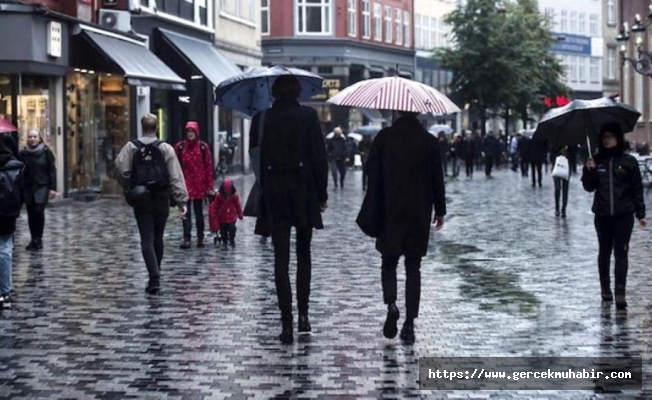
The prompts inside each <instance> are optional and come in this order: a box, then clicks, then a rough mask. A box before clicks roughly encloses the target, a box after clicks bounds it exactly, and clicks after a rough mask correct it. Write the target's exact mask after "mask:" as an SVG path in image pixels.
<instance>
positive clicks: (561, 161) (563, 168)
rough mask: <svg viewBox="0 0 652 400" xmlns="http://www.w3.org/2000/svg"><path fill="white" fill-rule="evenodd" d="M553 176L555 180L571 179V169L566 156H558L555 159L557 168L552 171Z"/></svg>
mask: <svg viewBox="0 0 652 400" xmlns="http://www.w3.org/2000/svg"><path fill="white" fill-rule="evenodd" d="M552 176H553V177H554V178H561V179H565V180H568V179H570V167H569V165H568V158H566V157H565V156H557V158H555V166H554V167H553V169H552Z"/></svg>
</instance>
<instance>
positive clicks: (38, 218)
mask: <svg viewBox="0 0 652 400" xmlns="http://www.w3.org/2000/svg"><path fill="white" fill-rule="evenodd" d="M25 207H26V208H27V224H28V225H29V233H30V235H31V236H32V240H35V239H42V238H43V230H44V228H45V204H35V203H31V204H30V203H27V204H25Z"/></svg>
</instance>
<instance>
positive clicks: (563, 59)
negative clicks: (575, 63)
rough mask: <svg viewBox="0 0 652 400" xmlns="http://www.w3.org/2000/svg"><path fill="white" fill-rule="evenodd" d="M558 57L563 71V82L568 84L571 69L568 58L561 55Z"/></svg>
mask: <svg viewBox="0 0 652 400" xmlns="http://www.w3.org/2000/svg"><path fill="white" fill-rule="evenodd" d="M558 57H559V63H560V64H561V69H562V77H561V81H562V82H568V79H569V74H570V68H569V65H568V56H566V55H560V56H558Z"/></svg>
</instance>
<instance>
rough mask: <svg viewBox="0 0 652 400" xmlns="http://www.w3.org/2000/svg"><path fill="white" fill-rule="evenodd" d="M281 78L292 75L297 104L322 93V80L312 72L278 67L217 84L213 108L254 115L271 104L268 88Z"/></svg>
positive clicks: (262, 68) (253, 70)
mask: <svg viewBox="0 0 652 400" xmlns="http://www.w3.org/2000/svg"><path fill="white" fill-rule="evenodd" d="M282 75H294V76H295V77H296V78H297V79H298V80H299V83H300V84H301V94H300V95H299V100H308V99H310V98H311V97H313V96H315V95H317V94H321V93H323V92H324V89H323V87H322V81H323V80H324V78H322V77H321V76H319V75H316V74H313V73H312V72H308V71H305V70H303V69H299V68H288V67H284V66H282V65H275V66H273V67H255V68H252V69H251V70H249V71H247V72H244V73H242V74H239V75H235V76H232V77H230V78H228V79H226V80H224V81H222V83H220V84H219V85H218V86H217V88H216V89H215V104H216V105H218V106H225V107H228V108H232V109H234V110H238V111H241V112H243V113H245V114H247V115H254V114H255V113H257V112H258V111H262V110H266V109H268V108H270V107H271V106H272V104H273V102H274V97H273V96H272V85H274V82H275V81H276V78H278V77H279V76H282Z"/></svg>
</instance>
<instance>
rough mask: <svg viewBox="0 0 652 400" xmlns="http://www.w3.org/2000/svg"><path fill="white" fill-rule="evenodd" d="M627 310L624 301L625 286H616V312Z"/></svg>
mask: <svg viewBox="0 0 652 400" xmlns="http://www.w3.org/2000/svg"><path fill="white" fill-rule="evenodd" d="M625 309H627V301H626V300H625V286H622V285H621V286H616V310H625Z"/></svg>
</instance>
